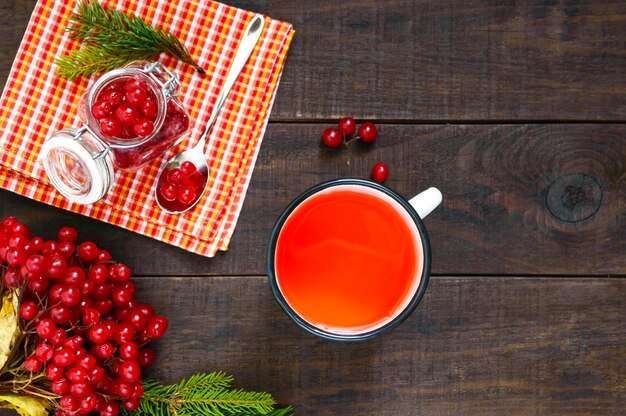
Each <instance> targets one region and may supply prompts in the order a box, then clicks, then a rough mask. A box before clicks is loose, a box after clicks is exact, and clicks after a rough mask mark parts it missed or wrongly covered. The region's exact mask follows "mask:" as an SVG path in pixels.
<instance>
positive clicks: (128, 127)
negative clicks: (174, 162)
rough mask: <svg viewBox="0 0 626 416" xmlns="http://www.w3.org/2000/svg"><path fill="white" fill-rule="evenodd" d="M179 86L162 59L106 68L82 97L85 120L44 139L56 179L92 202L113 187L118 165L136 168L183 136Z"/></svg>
mask: <svg viewBox="0 0 626 416" xmlns="http://www.w3.org/2000/svg"><path fill="white" fill-rule="evenodd" d="M179 92H180V82H179V79H178V75H177V74H176V73H173V72H171V71H169V70H168V69H167V68H165V67H164V66H163V65H162V64H160V63H158V62H154V63H148V62H134V63H132V64H130V65H128V66H126V67H124V68H121V69H116V70H113V71H110V72H107V73H106V74H104V75H103V76H102V77H100V78H99V79H98V80H97V81H96V82H95V83H94V84H93V85H92V86H91V87H90V88H89V90H88V91H87V92H86V93H85V94H84V95H83V96H82V97H81V99H80V100H79V105H78V116H79V117H80V119H81V121H82V122H83V126H82V127H80V128H69V129H64V130H60V131H57V132H55V133H54V134H52V135H51V136H50V137H49V138H48V139H47V140H46V141H45V142H44V144H43V147H42V150H41V154H40V157H41V159H42V161H43V165H44V169H45V171H46V173H47V175H48V177H49V179H50V181H51V182H52V184H53V185H54V186H55V188H56V189H57V190H58V191H59V192H60V193H61V194H63V195H64V196H65V197H66V198H68V199H70V200H71V201H72V202H77V203H81V204H90V203H93V202H96V201H98V200H99V199H101V198H102V197H104V196H105V195H106V194H107V192H108V191H109V190H110V189H111V188H112V187H113V184H114V181H115V174H116V172H117V171H118V170H122V171H133V170H137V169H139V168H140V167H141V166H143V165H145V164H146V163H148V162H150V161H152V160H154V159H155V158H156V157H158V156H160V155H162V154H163V153H164V152H165V151H166V150H167V149H169V148H170V147H172V146H174V145H175V144H177V143H178V142H180V140H181V139H182V138H183V136H184V134H185V133H186V132H187V131H188V130H189V126H190V119H189V113H188V112H187V110H186V109H185V108H184V106H183V105H182V103H181V101H180V100H179V99H178V98H176V97H177V96H178V94H179Z"/></svg>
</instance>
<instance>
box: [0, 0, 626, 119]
mask: <svg viewBox="0 0 626 416" xmlns="http://www.w3.org/2000/svg"><path fill="white" fill-rule="evenodd" d="M225 3H227V4H231V5H234V6H237V7H241V8H245V9H249V10H254V11H258V12H261V13H265V14H267V15H269V16H271V17H274V18H278V19H282V20H286V21H289V22H291V23H293V24H294V27H295V29H296V36H295V38H294V41H293V44H292V47H291V50H290V52H289V56H288V59H287V65H286V68H285V72H284V75H283V77H282V81H281V86H280V88H279V90H278V96H277V100H276V104H275V107H274V111H273V112H272V118H273V119H276V120H285V119H288V120H291V119H325V118H329V117H338V116H343V115H353V116H355V117H358V118H377V119H386V120H396V119H402V120H554V119H556V120H624V119H625V116H626V83H624V82H621V81H620V80H623V77H624V68H625V67H626V52H625V51H626V4H625V3H624V2H623V1H617V0H604V1H597V0H596V1H594V0H561V1H555V0H525V1H518V2H504V1H503V2H496V1H492V0H471V1H461V2H459V1H455V0H445V1H415V0H378V1H373V0H369V1H362V0H344V1H328V0H325V1H320V0H305V1H297V2H294V1H292V0H272V1H265V0H230V1H228V0H227V1H225ZM34 4H35V0H4V1H3V3H2V5H0V33H1V34H2V35H3V36H0V51H1V52H0V82H2V83H4V81H5V80H6V76H7V75H8V70H9V68H10V66H11V63H12V61H13V57H14V56H15V51H16V50H17V46H18V43H19V40H20V39H21V34H22V33H23V30H24V28H25V26H26V23H27V21H28V18H29V12H30V10H32V8H33V7H34Z"/></svg>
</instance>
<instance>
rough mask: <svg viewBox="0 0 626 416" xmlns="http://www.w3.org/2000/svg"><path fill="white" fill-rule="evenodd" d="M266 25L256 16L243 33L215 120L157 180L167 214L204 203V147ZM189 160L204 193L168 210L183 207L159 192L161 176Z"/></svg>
mask: <svg viewBox="0 0 626 416" xmlns="http://www.w3.org/2000/svg"><path fill="white" fill-rule="evenodd" d="M264 25H265V20H264V19H263V17H262V16H258V15H257V16H255V17H253V18H252V20H250V22H249V23H248V26H247V27H246V30H245V32H244V34H243V37H242V39H241V41H240V43H239V47H238V48H237V52H236V53H235V57H234V59H233V62H232V64H231V66H230V68H229V70H228V74H227V75H226V81H225V82H224V86H223V87H222V90H221V91H220V95H219V96H218V97H217V101H216V102H215V106H214V107H213V111H212V113H211V118H210V119H209V122H208V123H207V126H206V127H205V129H204V132H203V133H202V136H201V137H200V140H199V141H198V143H197V144H196V145H195V146H194V147H192V148H191V149H189V150H186V151H184V152H182V153H179V154H177V155H176V156H174V157H172V158H171V159H170V160H169V161H168V162H167V165H165V168H164V169H163V170H162V171H161V173H160V174H159V180H158V181H157V187H156V189H155V191H154V192H155V196H156V200H157V203H158V204H159V207H161V209H163V210H164V211H166V212H168V213H170V214H180V213H183V212H185V211H187V210H189V209H191V208H192V207H193V206H195V205H196V204H197V203H198V201H199V200H200V197H201V196H202V194H203V193H204V192H205V191H206V188H207V182H208V179H209V175H208V171H209V167H208V165H207V163H206V158H205V156H204V147H205V146H206V141H207V138H208V136H209V133H210V132H211V128H212V127H213V124H215V120H216V119H217V116H218V114H219V113H220V110H221V109H222V106H223V105H224V102H225V101H226V98H227V97H228V94H229V93H230V90H231V88H232V86H233V84H234V83H235V81H236V80H237V78H238V77H239V73H240V72H241V70H242V69H243V66H244V65H245V64H246V62H247V61H248V58H249V57H250V54H251V53H252V51H253V50H254V47H255V46H256V44H257V42H258V40H259V38H260V36H261V32H263V26H264ZM186 161H190V162H192V163H193V164H194V165H195V166H196V169H197V170H198V172H200V174H201V175H202V177H203V178H204V185H203V186H202V192H200V193H199V194H198V195H196V198H195V199H194V201H193V202H192V203H191V204H189V205H184V206H183V207H182V208H181V209H170V208H166V206H168V205H170V206H171V205H176V206H179V205H181V204H180V203H179V204H172V203H171V202H169V201H167V200H166V199H165V198H163V196H162V195H161V192H159V186H160V185H159V184H160V183H162V180H161V179H162V178H161V177H162V176H163V175H167V173H168V172H169V170H171V169H174V168H178V167H180V166H181V165H182V164H183V163H184V162H186Z"/></svg>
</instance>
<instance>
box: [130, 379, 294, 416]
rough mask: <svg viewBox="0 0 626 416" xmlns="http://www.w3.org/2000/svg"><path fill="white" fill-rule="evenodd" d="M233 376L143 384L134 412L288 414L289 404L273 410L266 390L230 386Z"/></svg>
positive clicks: (163, 415)
mask: <svg viewBox="0 0 626 416" xmlns="http://www.w3.org/2000/svg"><path fill="white" fill-rule="evenodd" d="M232 382H233V378H232V377H231V376H228V375H226V374H225V373H223V372H216V373H210V374H203V373H200V374H194V375H193V376H191V377H189V379H187V380H182V381H181V382H179V383H177V384H173V385H165V386H164V385H162V384H160V383H158V382H156V381H154V380H146V381H144V383H143V387H144V394H143V396H142V398H141V400H140V407H139V409H137V410H136V411H135V412H128V411H123V412H122V414H123V415H126V416H130V415H151V416H169V415H176V416H258V415H266V416H290V415H293V410H292V409H291V407H286V408H279V409H276V408H275V405H276V402H275V400H274V398H273V397H272V396H271V395H270V394H269V393H264V392H251V391H245V390H240V389H232V388H231V385H232Z"/></svg>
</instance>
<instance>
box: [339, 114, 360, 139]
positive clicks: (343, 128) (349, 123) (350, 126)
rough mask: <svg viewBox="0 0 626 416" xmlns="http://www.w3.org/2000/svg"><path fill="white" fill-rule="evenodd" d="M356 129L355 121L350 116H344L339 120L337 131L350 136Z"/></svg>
mask: <svg viewBox="0 0 626 416" xmlns="http://www.w3.org/2000/svg"><path fill="white" fill-rule="evenodd" d="M355 130H356V121H354V119H353V118H352V117H344V118H342V119H341V120H339V131H340V132H342V133H343V134H345V135H346V136H352V135H353V134H354V131H355Z"/></svg>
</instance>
